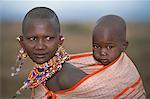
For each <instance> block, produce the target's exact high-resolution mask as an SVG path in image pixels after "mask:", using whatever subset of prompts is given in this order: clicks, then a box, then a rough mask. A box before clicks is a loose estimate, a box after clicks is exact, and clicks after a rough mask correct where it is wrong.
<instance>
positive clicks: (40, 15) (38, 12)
mask: <svg viewBox="0 0 150 99" xmlns="http://www.w3.org/2000/svg"><path fill="white" fill-rule="evenodd" d="M34 20H46V22H48V23H50V24H51V27H53V30H54V32H55V33H60V23H59V20H58V17H57V15H56V14H55V12H54V11H53V10H51V9H49V8H46V7H36V8H33V9H32V10H30V11H29V12H28V13H27V14H26V16H25V18H24V20H23V24H22V33H23V34H25V33H26V29H27V27H28V25H29V24H31V23H32V22H33V21H34Z"/></svg>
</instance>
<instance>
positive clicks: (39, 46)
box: [36, 39, 46, 50]
mask: <svg viewBox="0 0 150 99" xmlns="http://www.w3.org/2000/svg"><path fill="white" fill-rule="evenodd" d="M45 48H46V45H45V44H44V41H43V40H42V39H39V40H38V42H37V44H36V49H38V50H44V49H45Z"/></svg>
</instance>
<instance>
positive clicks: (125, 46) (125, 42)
mask: <svg viewBox="0 0 150 99" xmlns="http://www.w3.org/2000/svg"><path fill="white" fill-rule="evenodd" d="M128 44H129V43H128V41H124V42H123V44H122V45H123V51H125V50H126V49H127V47H128Z"/></svg>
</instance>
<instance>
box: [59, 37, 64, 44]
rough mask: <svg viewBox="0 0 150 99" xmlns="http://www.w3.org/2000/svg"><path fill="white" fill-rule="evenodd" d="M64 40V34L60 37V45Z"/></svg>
mask: <svg viewBox="0 0 150 99" xmlns="http://www.w3.org/2000/svg"><path fill="white" fill-rule="evenodd" d="M63 42H64V36H62V35H60V37H59V45H62V44H63Z"/></svg>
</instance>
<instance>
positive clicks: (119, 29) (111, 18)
mask: <svg viewBox="0 0 150 99" xmlns="http://www.w3.org/2000/svg"><path fill="white" fill-rule="evenodd" d="M104 27H108V28H109V27H112V28H114V29H115V30H116V33H117V34H116V36H118V37H119V39H120V40H121V41H126V23H125V21H124V20H123V19H122V18H121V17H119V16H116V15H106V16H103V17H101V18H100V19H99V20H98V21H97V24H96V26H95V29H94V30H96V29H97V28H104Z"/></svg>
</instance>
